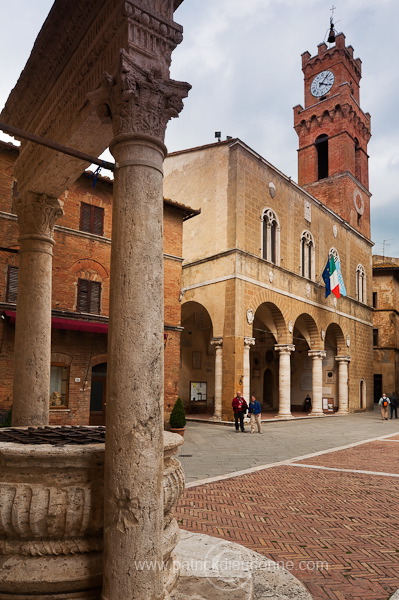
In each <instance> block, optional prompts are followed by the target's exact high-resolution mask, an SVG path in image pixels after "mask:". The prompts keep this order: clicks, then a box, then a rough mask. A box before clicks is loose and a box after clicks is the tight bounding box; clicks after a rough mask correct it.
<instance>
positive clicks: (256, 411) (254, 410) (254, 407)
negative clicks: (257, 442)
mask: <svg viewBox="0 0 399 600" xmlns="http://www.w3.org/2000/svg"><path fill="white" fill-rule="evenodd" d="M261 412H262V407H261V405H260V402H258V400H257V399H256V398H255V396H251V400H250V401H249V405H248V414H249V419H250V423H251V433H255V424H256V426H257V428H258V433H262V424H261Z"/></svg>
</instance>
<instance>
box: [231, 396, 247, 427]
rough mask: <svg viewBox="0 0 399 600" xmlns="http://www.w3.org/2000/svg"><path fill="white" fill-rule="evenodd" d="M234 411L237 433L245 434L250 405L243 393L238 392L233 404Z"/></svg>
mask: <svg viewBox="0 0 399 600" xmlns="http://www.w3.org/2000/svg"><path fill="white" fill-rule="evenodd" d="M231 406H232V407H233V411H234V422H235V426H236V433H238V432H239V430H240V429H241V431H242V432H243V433H245V429H244V415H245V413H246V412H247V409H248V404H247V403H246V401H245V399H244V398H243V397H242V396H241V392H237V395H236V397H235V398H233V402H232V403H231Z"/></svg>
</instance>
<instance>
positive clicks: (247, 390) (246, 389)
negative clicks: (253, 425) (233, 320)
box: [242, 337, 255, 403]
mask: <svg viewBox="0 0 399 600" xmlns="http://www.w3.org/2000/svg"><path fill="white" fill-rule="evenodd" d="M254 344H255V338H253V337H245V338H244V361H243V364H244V367H243V371H244V378H243V379H244V381H243V386H242V395H243V396H244V398H245V400H246V401H247V403H249V400H250V394H251V362H250V360H249V352H250V350H251V346H253V345H254Z"/></svg>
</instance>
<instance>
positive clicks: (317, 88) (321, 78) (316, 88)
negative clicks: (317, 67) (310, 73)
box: [310, 71, 334, 98]
mask: <svg viewBox="0 0 399 600" xmlns="http://www.w3.org/2000/svg"><path fill="white" fill-rule="evenodd" d="M333 83H334V73H333V72H332V71H322V72H321V73H318V75H316V77H315V78H314V79H313V81H312V83H311V86H310V93H311V94H312V95H313V96H315V97H316V98H320V97H321V96H325V95H326V94H327V93H328V92H329V91H330V90H331V88H332V86H333Z"/></svg>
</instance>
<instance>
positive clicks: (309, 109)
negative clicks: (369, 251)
mask: <svg viewBox="0 0 399 600" xmlns="http://www.w3.org/2000/svg"><path fill="white" fill-rule="evenodd" d="M361 66H362V62H361V60H360V59H359V58H356V59H354V58H353V48H352V46H345V36H344V34H343V33H339V34H337V36H336V37H335V44H334V45H333V46H331V47H330V48H328V47H327V44H325V43H324V42H323V43H322V44H319V46H318V53H317V55H316V56H312V57H311V56H310V54H309V52H304V53H303V54H302V71H303V73H304V85H305V108H303V107H302V106H300V105H297V106H295V107H294V128H295V131H296V132H297V134H298V138H299V149H298V183H299V185H300V186H302V187H303V188H304V189H306V190H307V191H308V192H309V193H310V194H312V195H313V196H315V197H316V198H318V199H319V200H320V201H321V202H323V204H325V205H326V206H328V207H329V208H331V209H332V210H334V211H335V212H336V213H337V214H338V215H340V216H341V217H342V218H343V219H345V220H346V221H348V222H349V223H350V224H351V225H352V226H353V227H355V228H356V229H357V230H358V231H360V232H361V233H362V234H363V235H365V236H366V237H370V192H369V189H368V186H369V182H368V155H367V144H368V141H369V139H370V136H371V134H370V115H369V113H364V112H363V111H362V110H361V108H360V95H359V82H360V79H361Z"/></svg>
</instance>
